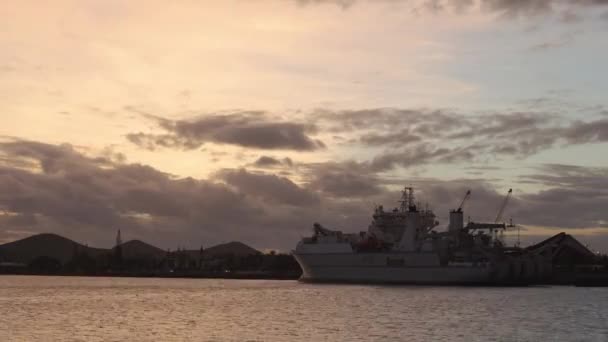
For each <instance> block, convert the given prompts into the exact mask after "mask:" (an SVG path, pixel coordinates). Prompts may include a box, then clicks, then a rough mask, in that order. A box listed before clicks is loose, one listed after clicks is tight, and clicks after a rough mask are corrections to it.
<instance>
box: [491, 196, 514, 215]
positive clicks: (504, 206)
mask: <svg viewBox="0 0 608 342" xmlns="http://www.w3.org/2000/svg"><path fill="white" fill-rule="evenodd" d="M512 193H513V189H509V192H508V193H507V196H506V197H505V200H504V201H503V202H502V205H501V206H500V209H499V210H498V214H497V215H496V220H494V223H498V221H500V220H501V219H502V213H503V212H504V211H505V208H506V207H507V203H509V198H511V194H512Z"/></svg>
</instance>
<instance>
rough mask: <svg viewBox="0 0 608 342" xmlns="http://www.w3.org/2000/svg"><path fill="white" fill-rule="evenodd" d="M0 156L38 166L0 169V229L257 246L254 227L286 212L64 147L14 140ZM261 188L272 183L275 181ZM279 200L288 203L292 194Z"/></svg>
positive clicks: (219, 188)
mask: <svg viewBox="0 0 608 342" xmlns="http://www.w3.org/2000/svg"><path fill="white" fill-rule="evenodd" d="M0 152H1V154H2V155H3V156H4V157H6V158H9V159H13V160H20V159H24V158H25V159H32V160H34V161H35V162H36V164H37V165H38V166H37V168H35V169H30V168H20V167H17V166H16V165H15V166H2V167H0V231H2V230H5V229H9V228H11V229H18V228H19V229H21V230H27V231H32V232H47V231H52V232H55V233H59V234H64V235H67V236H69V237H73V238H77V239H80V241H85V242H86V241H91V240H93V241H108V240H110V241H111V236H113V234H115V231H116V229H122V230H123V232H126V234H127V235H130V236H132V237H137V238H140V239H144V240H148V241H151V242H153V243H157V244H159V245H160V246H167V247H174V246H175V245H176V244H177V243H178V242H183V241H184V240H183V239H184V238H186V239H188V241H191V240H195V241H197V242H196V243H208V242H209V241H215V242H218V241H221V240H228V239H230V240H233V239H237V238H239V239H242V240H244V241H248V242H250V243H262V242H263V241H262V240H260V239H259V237H257V238H256V236H259V233H257V232H255V229H260V228H261V229H263V227H264V226H265V225H266V224H267V220H268V217H272V216H273V215H272V214H269V211H272V210H275V209H274V208H282V207H283V206H282V205H276V202H277V200H276V199H273V198H271V197H268V196H270V194H268V196H267V197H265V198H266V199H268V203H267V202H264V201H260V200H259V199H258V198H257V197H253V196H248V195H247V194H245V192H244V191H242V190H239V189H236V190H235V189H233V188H232V187H229V186H227V185H225V184H223V183H218V182H213V181H211V180H195V179H192V178H176V177H174V176H172V175H169V174H166V173H163V172H161V171H158V170H156V169H154V168H152V167H149V166H146V165H140V164H124V163H119V162H110V161H107V160H103V159H99V158H96V157H89V156H85V155H83V154H82V153H79V152H77V151H76V150H74V149H73V148H72V147H70V146H69V145H51V144H44V143H38V142H31V141H12V142H5V143H1V144H0ZM16 164H18V163H16ZM262 180H263V179H258V181H262ZM277 183H279V184H280V181H278V182H277ZM264 184H265V186H268V185H269V184H270V185H271V184H272V179H271V180H270V181H266V182H265V183H264ZM286 184H287V185H289V184H288V183H286ZM239 185H242V184H239ZM277 187H278V186H277ZM247 190H249V189H247ZM292 190H294V191H295V190H297V188H293V189H292ZM267 191H269V190H267ZM279 195H281V196H283V197H280V198H281V199H288V196H289V195H291V193H289V192H288V193H279ZM296 195H298V193H297V191H296ZM303 198H308V197H304V196H303V195H301V194H300V195H299V197H297V196H296V198H295V199H293V200H291V201H292V202H294V203H295V202H297V201H300V202H303ZM270 203H272V206H271V205H270ZM276 210H279V209H276ZM1 213H4V214H1ZM16 218H22V220H21V221H20V222H17V221H16ZM25 218H27V220H25ZM291 224H292V225H293V226H294V227H295V226H297V223H295V222H291ZM245 227H246V228H245ZM276 229H278V230H279V231H277V236H281V237H282V238H284V235H283V233H281V232H280V230H281V228H280V226H278V225H271V227H270V228H267V233H269V234H272V233H271V232H272V231H276ZM289 233H290V234H294V233H295V231H293V232H292V231H290V232H289ZM170 242H171V243H172V244H169V243H170Z"/></svg>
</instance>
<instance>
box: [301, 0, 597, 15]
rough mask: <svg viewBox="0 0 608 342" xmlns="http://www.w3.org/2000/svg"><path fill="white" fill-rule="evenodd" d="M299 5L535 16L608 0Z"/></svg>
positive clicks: (348, 0) (323, 0) (351, 0)
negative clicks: (389, 6)
mask: <svg viewBox="0 0 608 342" xmlns="http://www.w3.org/2000/svg"><path fill="white" fill-rule="evenodd" d="M295 1H296V3H298V4H300V5H311V4H334V5H337V6H339V7H341V8H343V9H348V8H350V7H352V6H354V5H355V4H357V3H361V2H369V3H373V2H382V3H386V4H401V5H403V6H405V7H407V8H409V9H410V10H412V11H413V12H414V13H421V12H422V11H427V12H431V13H436V12H441V11H453V12H455V13H463V12H467V11H470V10H472V9H473V8H480V9H481V10H482V11H486V12H489V13H498V14H499V15H501V16H504V17H511V18H514V17H520V16H536V15H541V14H547V13H552V12H554V11H555V10H556V9H558V8H563V7H568V8H570V12H572V11H573V8H581V7H594V6H595V7H599V6H605V5H608V1H606V0H426V1H412V0H358V1H357V0H295Z"/></svg>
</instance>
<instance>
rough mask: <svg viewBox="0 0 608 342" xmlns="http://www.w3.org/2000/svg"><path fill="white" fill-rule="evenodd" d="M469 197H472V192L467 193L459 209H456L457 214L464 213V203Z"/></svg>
mask: <svg viewBox="0 0 608 342" xmlns="http://www.w3.org/2000/svg"><path fill="white" fill-rule="evenodd" d="M469 197H471V190H468V191H467V193H466V194H465V195H464V198H463V199H462V201H461V202H460V205H459V206H458V209H456V211H457V212H461V211H462V208H463V206H464V203H465V202H466V201H467V200H468V199H469Z"/></svg>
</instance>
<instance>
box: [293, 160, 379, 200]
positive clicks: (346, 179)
mask: <svg viewBox="0 0 608 342" xmlns="http://www.w3.org/2000/svg"><path fill="white" fill-rule="evenodd" d="M304 174H305V176H306V177H307V179H308V181H309V186H310V187H311V188H312V189H315V190H317V191H321V192H322V193H323V194H324V195H325V196H332V197H343V198H354V197H364V196H371V195H378V194H380V193H382V192H383V191H384V189H383V187H382V182H381V180H380V179H379V178H378V177H377V176H376V175H375V174H374V173H373V172H372V171H371V169H370V168H369V167H368V166H367V165H365V164H361V163H357V162H353V161H347V162H340V163H339V162H328V163H318V164H310V165H307V166H306V170H305V171H304Z"/></svg>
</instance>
